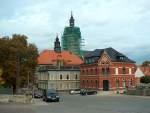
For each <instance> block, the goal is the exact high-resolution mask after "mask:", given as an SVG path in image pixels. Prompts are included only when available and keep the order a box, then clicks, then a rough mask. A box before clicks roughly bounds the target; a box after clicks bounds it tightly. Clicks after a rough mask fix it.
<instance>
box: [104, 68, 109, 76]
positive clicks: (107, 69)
mask: <svg viewBox="0 0 150 113" xmlns="http://www.w3.org/2000/svg"><path fill="white" fill-rule="evenodd" d="M109 73H110V70H109V67H107V68H102V74H103V75H108V74H109Z"/></svg>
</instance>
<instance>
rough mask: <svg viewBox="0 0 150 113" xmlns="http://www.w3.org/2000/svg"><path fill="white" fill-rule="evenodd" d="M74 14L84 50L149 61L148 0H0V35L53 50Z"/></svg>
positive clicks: (149, 21) (149, 12) (138, 61)
mask: <svg viewBox="0 0 150 113" xmlns="http://www.w3.org/2000/svg"><path fill="white" fill-rule="evenodd" d="M71 11H73V15H74V18H75V25H76V26H78V27H80V29H81V33H82V38H83V39H84V45H85V46H84V47H83V49H86V50H93V49H96V48H106V47H113V48H114V49H116V50H118V51H120V52H122V53H124V54H125V55H127V56H128V57H129V58H131V59H133V60H135V61H136V62H137V63H138V64H139V63H141V62H143V61H144V60H150V0H1V1H0V36H5V35H8V36H11V35H12V34H13V33H17V34H25V35H27V36H28V37H29V39H28V40H29V41H30V42H31V43H35V44H36V45H37V46H38V48H39V51H42V50H44V49H53V42H54V39H55V37H56V34H58V35H59V37H61V35H62V33H63V30H64V27H65V26H68V25H69V23H68V20H69V18H70V12H71Z"/></svg>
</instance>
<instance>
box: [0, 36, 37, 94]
mask: <svg viewBox="0 0 150 113" xmlns="http://www.w3.org/2000/svg"><path fill="white" fill-rule="evenodd" d="M37 57H38V50H37V47H36V45H34V44H30V43H28V42H27V36H25V35H18V34H13V35H12V38H10V37H2V38H0V67H1V68H2V70H3V74H2V78H3V79H4V80H5V83H6V84H7V85H8V86H10V87H12V88H13V92H14V93H15V92H16V86H19V87H23V86H26V85H27V81H28V80H27V79H28V73H29V72H31V73H34V72H35V68H36V66H37ZM33 76H34V74H32V76H31V78H33ZM30 80H31V79H30Z"/></svg>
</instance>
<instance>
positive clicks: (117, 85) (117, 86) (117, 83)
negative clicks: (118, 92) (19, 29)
mask: <svg viewBox="0 0 150 113" xmlns="http://www.w3.org/2000/svg"><path fill="white" fill-rule="evenodd" d="M116 88H119V80H118V79H116Z"/></svg>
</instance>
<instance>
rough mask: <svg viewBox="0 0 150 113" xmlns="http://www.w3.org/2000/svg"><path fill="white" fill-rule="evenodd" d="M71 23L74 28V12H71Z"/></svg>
mask: <svg viewBox="0 0 150 113" xmlns="http://www.w3.org/2000/svg"><path fill="white" fill-rule="evenodd" d="M69 22H70V27H74V18H73V13H72V11H71V17H70V20H69Z"/></svg>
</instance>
